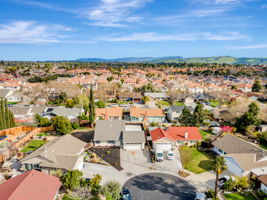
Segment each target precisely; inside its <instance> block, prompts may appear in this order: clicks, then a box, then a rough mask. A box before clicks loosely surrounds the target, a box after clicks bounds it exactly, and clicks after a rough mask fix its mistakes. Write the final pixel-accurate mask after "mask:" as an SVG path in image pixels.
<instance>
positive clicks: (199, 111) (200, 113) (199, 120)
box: [193, 103, 205, 126]
mask: <svg viewBox="0 0 267 200" xmlns="http://www.w3.org/2000/svg"><path fill="white" fill-rule="evenodd" d="M204 119H205V112H204V109H203V105H202V104H200V103H198V104H197V106H196V108H195V110H194V113H193V122H194V124H195V125H196V126H199V125H202V124H203V122H204Z"/></svg>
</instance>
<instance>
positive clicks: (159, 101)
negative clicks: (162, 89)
mask: <svg viewBox="0 0 267 200" xmlns="http://www.w3.org/2000/svg"><path fill="white" fill-rule="evenodd" d="M156 103H157V104H159V105H161V106H170V103H169V102H168V101H162V100H157V102H156Z"/></svg>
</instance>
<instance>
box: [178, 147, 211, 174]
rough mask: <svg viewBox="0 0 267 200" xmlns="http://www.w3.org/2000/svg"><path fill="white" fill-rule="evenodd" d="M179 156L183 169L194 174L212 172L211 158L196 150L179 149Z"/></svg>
mask: <svg viewBox="0 0 267 200" xmlns="http://www.w3.org/2000/svg"><path fill="white" fill-rule="evenodd" d="M180 154H181V159H182V164H183V167H184V168H185V169H187V170H189V171H191V172H194V173H196V174H199V173H203V172H206V171H210V170H213V166H214V164H213V158H212V157H211V156H210V155H209V154H207V153H205V152H203V151H199V150H197V149H196V148H190V147H181V148H180Z"/></svg>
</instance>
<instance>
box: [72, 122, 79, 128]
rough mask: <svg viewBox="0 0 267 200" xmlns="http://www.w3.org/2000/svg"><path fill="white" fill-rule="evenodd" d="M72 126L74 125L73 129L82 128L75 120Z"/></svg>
mask: <svg viewBox="0 0 267 200" xmlns="http://www.w3.org/2000/svg"><path fill="white" fill-rule="evenodd" d="M71 126H72V128H73V129H78V128H80V125H79V124H78V123H77V122H73V123H72V124H71Z"/></svg>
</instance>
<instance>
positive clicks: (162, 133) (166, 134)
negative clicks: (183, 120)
mask: <svg viewBox="0 0 267 200" xmlns="http://www.w3.org/2000/svg"><path fill="white" fill-rule="evenodd" d="M186 132H187V135H188V136H187V138H186V137H185V135H186ZM150 135H151V138H152V141H157V140H159V139H161V138H168V139H170V140H173V141H177V140H202V136H201V134H200V132H199V130H198V128H197V127H169V128H168V129H166V130H164V129H162V128H157V129H155V130H152V131H150Z"/></svg>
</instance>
